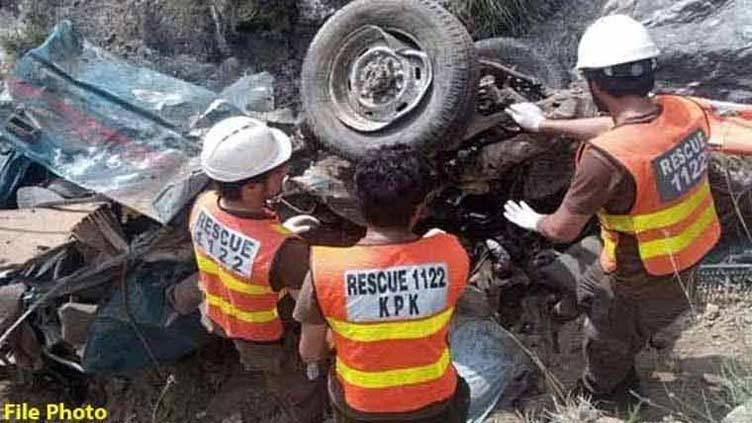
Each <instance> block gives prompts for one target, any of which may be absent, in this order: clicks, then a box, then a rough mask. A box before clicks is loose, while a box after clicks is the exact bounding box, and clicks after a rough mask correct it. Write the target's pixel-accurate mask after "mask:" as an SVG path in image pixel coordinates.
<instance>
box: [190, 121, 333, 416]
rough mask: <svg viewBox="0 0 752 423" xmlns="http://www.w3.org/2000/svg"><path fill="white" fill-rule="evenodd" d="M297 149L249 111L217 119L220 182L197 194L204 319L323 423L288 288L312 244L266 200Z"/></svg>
mask: <svg viewBox="0 0 752 423" xmlns="http://www.w3.org/2000/svg"><path fill="white" fill-rule="evenodd" d="M291 152H292V146H291V143H290V140H289V138H288V137H287V136H286V135H285V134H284V133H283V132H282V131H279V130H277V129H273V128H269V127H267V126H266V125H265V124H264V123H263V122H261V121H258V120H255V119H252V118H249V117H232V118H228V119H226V120H223V121H221V122H219V123H218V124H216V125H215V126H214V127H212V128H211V129H210V130H209V132H208V133H207V134H206V136H205V138H204V145H203V150H202V152H201V167H202V168H203V170H204V172H205V173H206V175H207V176H208V177H209V178H210V179H211V180H212V181H213V184H214V189H212V190H210V191H207V192H205V193H203V194H202V195H200V196H199V197H198V199H197V200H196V202H195V205H194V206H193V210H192V213H191V218H190V231H191V235H192V237H193V243H194V248H195V254H196V261H197V264H198V270H199V274H198V279H199V286H200V289H201V292H202V294H203V297H202V299H203V302H202V304H201V313H202V318H203V321H204V323H205V325H206V326H207V327H208V328H209V330H210V331H211V332H214V333H217V334H219V335H220V336H223V337H227V338H230V339H232V340H233V342H234V345H235V347H236V348H237V350H238V352H239V355H240V359H241V361H242V363H243V364H244V366H245V367H246V369H249V370H258V371H262V372H263V374H264V376H265V380H266V384H267V387H268V388H269V389H270V390H271V391H272V392H273V393H275V394H276V395H278V396H279V397H281V398H282V399H283V400H285V404H286V405H290V406H291V407H290V410H289V411H290V412H292V413H293V414H294V415H296V421H303V422H304V421H320V420H321V419H322V412H323V408H324V406H325V396H324V394H323V393H324V390H323V385H321V386H318V385H317V383H316V382H315V381H309V380H308V378H307V377H306V376H305V371H304V367H303V364H302V363H301V362H300V360H299V358H298V355H297V339H296V338H295V336H294V335H293V328H294V324H295V322H294V321H293V320H292V319H291V313H292V308H293V305H292V300H291V298H290V296H289V295H285V293H292V294H295V293H297V290H299V289H300V287H301V285H302V282H303V280H304V279H305V275H306V274H307V272H308V256H309V249H308V246H307V244H306V243H305V242H304V241H303V240H301V239H300V238H298V237H297V236H296V235H295V234H294V233H292V232H291V231H290V230H288V229H286V228H285V227H283V226H282V224H281V223H280V221H279V219H278V217H277V216H276V214H275V213H274V212H273V211H271V210H270V209H269V208H267V202H268V201H269V200H270V199H272V198H273V197H275V196H277V195H278V193H279V192H280V190H281V186H282V181H283V178H284V177H285V176H286V174H287V162H288V160H289V159H290V156H291ZM319 388H320V389H319Z"/></svg>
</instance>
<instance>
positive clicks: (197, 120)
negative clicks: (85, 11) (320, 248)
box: [0, 21, 240, 224]
mask: <svg viewBox="0 0 752 423" xmlns="http://www.w3.org/2000/svg"><path fill="white" fill-rule="evenodd" d="M7 82H8V87H9V92H10V95H11V97H12V100H13V105H14V106H15V107H16V116H18V117H20V119H21V121H22V122H24V125H27V126H28V128H27V130H26V131H24V130H21V131H19V130H18V129H17V128H18V125H15V126H12V125H8V124H6V125H4V126H3V128H2V131H0V135H2V137H3V138H4V139H6V140H8V141H10V142H11V143H12V144H13V145H14V147H15V148H16V149H17V150H18V151H19V152H21V153H23V154H24V155H25V156H27V157H29V158H30V159H32V160H34V161H36V162H39V163H40V164H42V165H43V166H45V167H46V168H48V169H49V170H50V171H51V172H53V173H55V174H57V175H58V176H60V177H62V178H65V179H68V180H70V181H72V182H74V183H76V184H78V185H81V186H83V187H84V188H88V189H90V190H92V191H95V192H97V193H100V194H103V195H105V196H107V197H109V198H111V199H112V200H114V201H116V202H119V203H122V204H125V205H127V206H128V207H130V208H132V209H134V210H137V211H139V212H140V213H142V214H145V215H147V216H149V217H151V218H153V219H155V220H157V221H159V222H161V223H163V224H167V223H168V222H169V221H170V220H171V219H172V218H173V217H174V216H175V215H176V214H177V213H178V212H179V211H180V210H181V209H182V208H183V207H184V206H185V204H186V203H187V202H188V201H189V200H190V199H191V198H192V197H193V196H194V195H195V194H196V193H197V192H199V191H200V190H201V189H202V188H203V187H204V186H205V184H206V182H207V179H206V177H205V176H204V175H203V173H201V172H200V166H199V162H198V156H199V154H200V150H201V142H200V135H201V131H202V130H203V129H207V128H208V127H210V126H211V125H212V124H213V123H215V122H216V121H218V120H221V119H223V118H226V117H229V116H232V115H237V114H240V111H239V110H237V108H235V107H233V106H230V105H229V104H227V103H226V102H225V103H222V102H221V100H219V98H218V96H217V95H216V94H215V93H213V92H211V91H209V90H207V89H204V88H201V87H198V86H196V85H193V84H190V83H188V82H185V81H181V80H179V79H176V78H172V77H169V76H167V75H163V74H160V73H158V72H155V71H153V70H150V69H146V68H143V67H138V66H133V65H131V64H128V63H126V62H125V61H123V60H121V59H119V58H117V57H115V56H113V55H111V54H109V53H107V52H106V51H104V50H102V49H100V48H98V47H96V46H94V45H92V44H90V43H89V42H88V41H86V40H85V39H83V37H82V36H81V35H80V34H79V33H78V32H77V31H76V30H75V29H74V28H73V26H72V24H71V23H70V22H69V21H63V22H61V23H59V24H58V25H57V26H56V27H55V29H54V30H53V32H52V33H51V35H50V36H49V38H47V40H46V41H45V42H44V43H43V44H42V45H41V46H39V47H38V48H35V49H33V50H31V51H30V52H29V53H27V54H26V55H24V56H23V57H22V58H21V60H19V62H18V63H17V65H16V67H15V69H14V70H13V72H12V74H11V75H10V77H9V78H8V80H7ZM218 105H219V106H218ZM210 109H211V110H212V112H211V114H210V118H207V116H205V112H206V111H207V110H210ZM24 125H21V127H22V129H23V127H24Z"/></svg>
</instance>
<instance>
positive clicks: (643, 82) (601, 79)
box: [584, 59, 657, 97]
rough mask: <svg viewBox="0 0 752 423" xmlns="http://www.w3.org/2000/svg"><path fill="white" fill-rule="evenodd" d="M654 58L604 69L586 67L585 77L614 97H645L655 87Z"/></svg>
mask: <svg viewBox="0 0 752 423" xmlns="http://www.w3.org/2000/svg"><path fill="white" fill-rule="evenodd" d="M656 66H657V65H656V62H655V60H654V59H646V60H639V61H636V62H631V63H625V64H623V65H617V66H611V67H609V68H606V69H586V70H584V74H585V78H587V80H588V81H590V82H595V83H596V84H598V87H599V88H600V89H601V90H603V91H604V92H605V93H607V94H609V95H612V96H614V97H625V96H629V95H633V96H639V97H645V96H646V95H648V93H650V92H651V91H653V89H654V88H655V69H656Z"/></svg>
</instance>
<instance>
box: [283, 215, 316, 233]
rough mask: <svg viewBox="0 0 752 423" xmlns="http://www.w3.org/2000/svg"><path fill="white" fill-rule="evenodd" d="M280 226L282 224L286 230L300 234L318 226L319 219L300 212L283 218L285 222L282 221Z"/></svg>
mask: <svg viewBox="0 0 752 423" xmlns="http://www.w3.org/2000/svg"><path fill="white" fill-rule="evenodd" d="M282 226H284V227H285V228H286V229H287V230H288V231H290V232H292V233H294V234H297V235H300V234H304V233H306V232H308V231H310V230H312V229H316V228H318V227H319V226H321V221H319V220H318V219H316V218H315V217H313V216H310V215H307V214H301V215H298V216H294V217H291V218H289V219H287V220H285V222H284V223H282Z"/></svg>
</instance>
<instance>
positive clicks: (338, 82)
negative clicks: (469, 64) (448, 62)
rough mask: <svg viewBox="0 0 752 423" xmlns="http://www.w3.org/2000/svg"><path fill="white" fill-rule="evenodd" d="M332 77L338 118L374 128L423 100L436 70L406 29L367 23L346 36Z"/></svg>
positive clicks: (331, 93)
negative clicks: (433, 69)
mask: <svg viewBox="0 0 752 423" xmlns="http://www.w3.org/2000/svg"><path fill="white" fill-rule="evenodd" d="M328 77H329V96H330V100H331V102H332V104H333V105H334V113H335V116H336V117H337V119H338V120H340V121H341V122H342V123H344V124H345V125H347V126H349V127H350V128H352V129H355V130H358V131H361V132H375V131H379V130H382V129H384V128H387V127H388V126H389V125H391V124H393V123H395V122H397V121H398V120H400V119H401V118H403V117H405V116H406V115H408V114H409V113H410V112H411V111H412V110H414V109H415V108H416V107H417V106H418V105H419V104H420V102H421V100H422V99H423V98H424V97H425V95H426V92H427V91H428V88H429V87H430V86H431V83H432V81H433V72H432V68H431V63H430V61H429V60H428V55H426V54H425V53H424V52H423V50H422V49H421V48H420V46H419V45H418V43H417V42H415V41H414V40H413V38H412V37H410V36H409V35H408V34H404V33H402V32H397V31H392V33H389V32H387V31H385V30H383V29H381V28H379V27H377V26H372V25H369V26H365V27H363V28H360V29H358V30H357V31H355V32H353V33H352V34H351V35H350V36H349V37H348V38H347V39H346V40H345V42H344V43H343V44H342V47H341V48H340V50H339V52H337V54H336V55H335V58H334V61H333V63H332V66H331V71H330V73H329V75H328Z"/></svg>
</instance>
